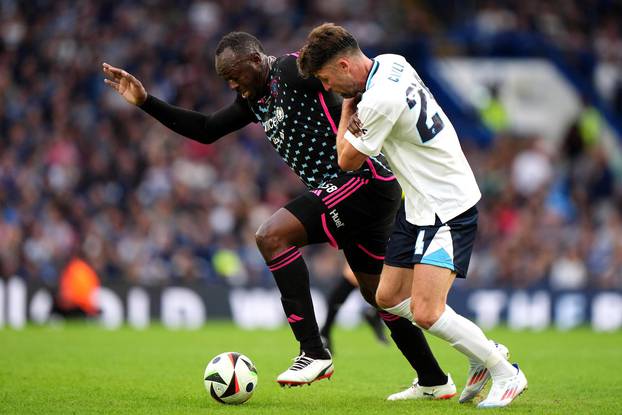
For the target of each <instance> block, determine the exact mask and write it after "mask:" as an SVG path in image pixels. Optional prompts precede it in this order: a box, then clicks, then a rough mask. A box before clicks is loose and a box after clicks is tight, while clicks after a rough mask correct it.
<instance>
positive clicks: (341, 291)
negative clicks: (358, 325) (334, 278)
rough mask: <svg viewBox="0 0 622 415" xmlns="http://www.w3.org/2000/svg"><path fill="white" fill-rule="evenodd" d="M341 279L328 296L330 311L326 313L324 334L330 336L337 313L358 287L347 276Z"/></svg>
mask: <svg viewBox="0 0 622 415" xmlns="http://www.w3.org/2000/svg"><path fill="white" fill-rule="evenodd" d="M340 279H341V281H340V282H339V284H337V286H336V287H335V288H334V289H333V291H332V292H331V293H330V296H329V297H328V312H327V313H326V322H324V327H322V331H321V333H322V335H323V336H325V337H329V335H330V330H331V328H332V327H333V323H334V322H335V317H337V313H338V312H339V309H340V308H341V306H342V305H343V303H344V302H345V301H346V299H347V298H348V296H349V295H350V293H351V292H352V291H353V290H354V289H355V288H356V287H355V286H354V285H352V284H351V283H350V281H348V280H347V279H345V278H340Z"/></svg>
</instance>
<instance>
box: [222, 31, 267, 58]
mask: <svg viewBox="0 0 622 415" xmlns="http://www.w3.org/2000/svg"><path fill="white" fill-rule="evenodd" d="M225 49H231V51H232V52H233V53H235V54H236V55H238V56H248V55H250V54H251V53H264V49H263V45H262V44H261V42H260V41H259V40H258V39H257V38H256V37H255V36H253V35H251V34H250V33H246V32H231V33H228V34H226V35H225V36H223V38H222V39H220V42H218V46H216V56H218V55H220V54H221V53H222V52H224V50H225Z"/></svg>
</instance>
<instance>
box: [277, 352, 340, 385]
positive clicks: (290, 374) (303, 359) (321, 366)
mask: <svg viewBox="0 0 622 415" xmlns="http://www.w3.org/2000/svg"><path fill="white" fill-rule="evenodd" d="M333 372H334V367H333V359H332V358H328V359H312V358H310V357H309V356H306V355H305V353H304V352H302V354H301V355H300V356H297V357H295V358H294V363H293V364H292V365H291V366H290V367H289V369H287V370H286V371H285V372H283V373H281V374H280V375H279V376H278V377H277V378H276V381H277V382H278V383H280V384H281V386H299V385H309V384H311V383H312V382H315V381H316V380H321V379H327V378H330V377H331V376H332V375H333Z"/></svg>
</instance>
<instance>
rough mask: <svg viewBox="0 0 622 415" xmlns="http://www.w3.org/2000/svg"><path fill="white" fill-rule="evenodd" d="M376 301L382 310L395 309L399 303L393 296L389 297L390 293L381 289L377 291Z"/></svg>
mask: <svg viewBox="0 0 622 415" xmlns="http://www.w3.org/2000/svg"><path fill="white" fill-rule="evenodd" d="M375 299H376V304H377V306H378V307H380V308H382V309H386V308H391V307H395V306H396V305H397V304H398V303H399V301H398V300H397V299H396V298H395V297H394V296H393V295H389V293H387V292H386V291H384V290H381V289H380V288H378V290H376V295H375Z"/></svg>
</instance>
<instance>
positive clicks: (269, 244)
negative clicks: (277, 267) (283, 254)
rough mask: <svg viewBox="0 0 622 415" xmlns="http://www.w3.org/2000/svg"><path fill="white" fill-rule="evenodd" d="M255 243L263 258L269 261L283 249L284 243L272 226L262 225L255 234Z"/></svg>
mask: <svg viewBox="0 0 622 415" xmlns="http://www.w3.org/2000/svg"><path fill="white" fill-rule="evenodd" d="M255 243H256V244H257V248H259V251H261V253H262V254H263V255H264V257H266V259H267V260H270V259H272V257H273V256H274V255H276V254H277V253H278V251H279V250H280V249H282V248H283V247H284V245H285V244H286V241H285V240H284V239H283V238H282V237H281V235H280V234H279V232H278V231H277V229H276V228H275V227H274V226H271V225H270V224H268V223H264V224H262V225H261V226H260V227H259V229H257V232H255Z"/></svg>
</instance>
